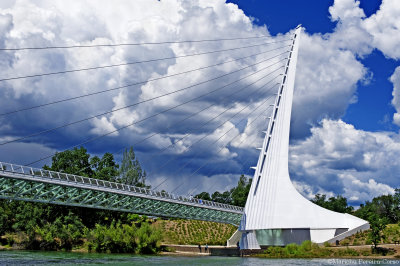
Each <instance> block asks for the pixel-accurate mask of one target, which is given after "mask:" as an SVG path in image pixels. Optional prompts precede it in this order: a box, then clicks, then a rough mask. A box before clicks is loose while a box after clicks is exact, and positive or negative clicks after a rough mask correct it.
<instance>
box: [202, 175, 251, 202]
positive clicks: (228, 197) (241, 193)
mask: <svg viewBox="0 0 400 266" xmlns="http://www.w3.org/2000/svg"><path fill="white" fill-rule="evenodd" d="M251 181H252V179H251V178H250V179H249V180H247V177H246V176H244V175H241V176H240V178H239V181H238V184H237V186H236V187H234V188H232V189H231V190H229V191H225V192H222V193H221V192H219V191H215V192H214V193H213V194H212V195H211V196H210V194H209V193H208V192H201V193H200V194H197V195H196V196H195V198H198V199H204V200H213V201H215V202H220V203H225V204H232V205H235V206H240V207H244V205H245V204H246V200H247V195H248V194H249V191H250V187H251Z"/></svg>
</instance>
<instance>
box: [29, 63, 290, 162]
mask: <svg viewBox="0 0 400 266" xmlns="http://www.w3.org/2000/svg"><path fill="white" fill-rule="evenodd" d="M280 61H282V60H280ZM278 62H279V61H278ZM248 67H250V66H247V67H246V68H248ZM234 72H237V71H234ZM189 102H190V101H189ZM186 103H187V102H185V103H182V104H179V105H176V106H174V107H170V108H167V109H165V110H163V111H161V112H159V113H157V114H154V115H151V116H148V117H146V118H143V119H141V120H139V121H136V122H133V123H131V124H129V125H126V126H123V127H120V128H118V129H115V130H112V131H110V132H108V133H105V134H102V135H100V136H96V137H94V138H90V139H88V140H86V141H83V142H81V143H79V144H76V145H74V146H71V147H69V148H67V149H66V150H69V149H73V148H76V147H78V146H81V145H84V144H86V143H89V142H92V141H95V140H97V139H100V138H103V137H106V136H108V135H111V134H113V133H115V132H118V131H120V130H123V129H125V128H128V127H130V126H133V125H135V124H138V123H140V122H143V121H146V120H148V119H150V118H153V117H155V116H158V115H160V114H163V113H166V112H168V111H170V110H173V109H176V108H178V107H179V106H182V105H184V104H186ZM53 155H54V154H51V155H48V156H45V157H42V158H40V159H38V160H36V161H33V162H30V163H29V164H26V165H25V166H29V165H32V164H35V163H37V162H40V161H43V160H45V159H48V158H50V157H52V156H53Z"/></svg>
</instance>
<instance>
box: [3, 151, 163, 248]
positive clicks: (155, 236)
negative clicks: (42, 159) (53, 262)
mask: <svg viewBox="0 0 400 266" xmlns="http://www.w3.org/2000/svg"><path fill="white" fill-rule="evenodd" d="M127 154H128V155H129V156H130V157H129V156H128V159H129V158H130V160H131V162H133V167H134V169H136V171H137V172H138V173H139V177H140V178H139V179H140V182H141V183H140V184H139V185H141V186H145V183H144V182H145V172H144V171H142V169H141V167H140V164H139V162H138V161H137V159H135V157H134V153H133V150H132V149H130V151H129V152H128V153H127ZM132 155H133V159H134V160H133V159H132ZM89 162H90V163H89ZM125 162H126V160H125ZM126 165H127V164H126V163H125V166H126ZM44 168H45V169H48V170H53V171H60V172H64V173H71V174H79V175H83V176H88V177H93V178H98V179H103V180H109V181H117V180H119V179H118V178H116V177H118V175H119V166H118V164H116V163H115V161H114V156H113V155H112V154H111V153H105V154H104V155H103V157H102V158H101V159H100V158H99V157H97V156H94V157H92V158H90V155H89V154H88V153H87V151H86V149H85V148H83V147H81V148H79V149H78V148H75V149H73V150H69V151H65V152H60V153H57V154H56V155H55V156H53V158H52V165H51V167H49V166H45V167H44ZM124 169H128V172H129V171H130V170H129V169H133V168H129V164H128V168H124ZM18 234H21V235H23V237H20V239H19V244H20V245H22V246H24V247H25V248H29V249H42V250H60V249H63V250H71V249H72V248H74V247H77V246H82V244H83V242H84V241H85V238H86V237H90V241H89V242H88V245H87V246H88V248H93V247H94V248H95V249H96V250H98V251H110V252H137V253H154V252H156V251H158V250H159V249H158V248H159V246H158V242H159V240H160V232H159V231H158V230H156V229H155V228H153V226H151V225H150V224H149V221H148V219H147V217H146V216H139V215H135V214H128V213H120V212H114V211H105V210H96V209H88V208H79V207H70V206H62V205H47V204H42V203H31V202H23V201H9V200H0V236H2V235H6V236H7V237H6V239H8V238H10V239H12V241H11V240H10V241H8V240H7V241H8V242H10V243H11V242H12V243H14V236H16V235H18ZM97 236H98V237H100V238H99V239H97V238H96V237H97ZM103 240H104V241H105V242H104V243H102V241H103ZM10 243H8V244H10ZM101 245H106V246H104V247H103V246H101Z"/></svg>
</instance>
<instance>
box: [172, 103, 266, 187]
mask: <svg viewBox="0 0 400 266" xmlns="http://www.w3.org/2000/svg"><path fill="white" fill-rule="evenodd" d="M270 98H271V97H268V98H267V99H266V100H265V101H263V102H261V103H260V104H259V105H258V106H257V107H256V108H255V109H254V110H253V111H251V112H250V114H252V113H254V112H255V111H256V110H257V109H258V108H260V107H261V106H262V105H263V104H264V103H265V102H267V101H268V100H269V99H270ZM249 106H250V105H248V106H246V107H245V108H247V107H249ZM245 108H244V109H245ZM244 109H242V110H244ZM259 116H261V114H260V115H259ZM245 119H247V118H243V119H242V121H244V120H245ZM234 128H236V127H235V126H233V127H232V128H231V129H229V130H228V131H226V132H225V133H224V134H223V135H221V136H220V137H219V138H218V139H217V140H215V141H214V142H212V143H213V144H214V143H216V142H218V141H219V140H220V139H221V138H222V137H224V136H225V135H226V134H228V132H230V131H231V130H232V129H234ZM240 134H241V133H239V134H237V135H236V136H235V137H237V136H239V135H240ZM221 151H222V148H221V149H220V150H219V151H218V153H219V152H221ZM193 159H194V158H192V159H191V160H189V162H190V161H192V160H193ZM189 162H187V163H186V164H185V165H184V166H186V165H187V164H188V163H189ZM184 166H183V167H184ZM183 167H181V168H179V169H178V171H180V170H181V169H183ZM199 169H200V168H199ZM199 169H198V170H199ZM184 183H185V181H183V182H182V183H181V184H180V185H179V186H177V187H176V188H175V189H174V190H172V191H171V193H173V192H174V191H175V190H177V189H178V188H179V187H180V186H182V185H183V184H184Z"/></svg>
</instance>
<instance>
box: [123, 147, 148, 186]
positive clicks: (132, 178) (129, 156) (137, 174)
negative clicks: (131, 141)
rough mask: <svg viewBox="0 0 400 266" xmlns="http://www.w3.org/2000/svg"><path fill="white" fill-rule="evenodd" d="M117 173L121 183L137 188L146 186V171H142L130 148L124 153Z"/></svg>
mask: <svg viewBox="0 0 400 266" xmlns="http://www.w3.org/2000/svg"><path fill="white" fill-rule="evenodd" d="M119 173H120V177H119V178H120V181H121V182H122V183H125V184H128V185H133V186H137V187H145V186H146V171H143V170H142V167H141V166H140V163H139V161H138V159H137V158H136V155H135V152H134V151H133V148H132V147H130V149H129V150H125V151H124V155H123V158H122V163H121V168H120V170H119Z"/></svg>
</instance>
